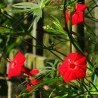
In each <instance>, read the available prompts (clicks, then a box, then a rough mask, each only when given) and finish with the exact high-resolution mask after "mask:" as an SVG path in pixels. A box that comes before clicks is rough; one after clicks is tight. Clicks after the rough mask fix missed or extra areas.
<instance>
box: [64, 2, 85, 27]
mask: <svg viewBox="0 0 98 98" xmlns="http://www.w3.org/2000/svg"><path fill="white" fill-rule="evenodd" d="M85 9H86V5H85V4H76V6H75V12H74V13H73V14H72V20H71V21H72V25H76V24H78V23H82V22H83V21H84V13H83V12H84V11H85ZM65 16H66V22H67V23H68V20H69V18H70V12H66V15H65Z"/></svg>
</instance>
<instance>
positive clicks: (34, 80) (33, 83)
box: [31, 79, 40, 86]
mask: <svg viewBox="0 0 98 98" xmlns="http://www.w3.org/2000/svg"><path fill="white" fill-rule="evenodd" d="M39 83H40V81H39V80H38V79H32V80H31V84H32V85H33V86H34V85H37V84H39Z"/></svg>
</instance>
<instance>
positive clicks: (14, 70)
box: [8, 51, 26, 78]
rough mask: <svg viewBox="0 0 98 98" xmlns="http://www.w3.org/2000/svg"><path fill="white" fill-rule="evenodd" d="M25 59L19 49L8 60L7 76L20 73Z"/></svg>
mask: <svg viewBox="0 0 98 98" xmlns="http://www.w3.org/2000/svg"><path fill="white" fill-rule="evenodd" d="M25 59H26V58H25V56H24V55H23V54H22V53H21V52H20V51H19V52H18V53H17V54H16V56H15V58H14V59H13V60H12V61H10V65H9V71H8V78H11V77H14V76H19V75H20V74H21V72H22V67H23V64H24V62H25Z"/></svg>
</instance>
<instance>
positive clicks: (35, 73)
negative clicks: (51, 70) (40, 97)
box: [30, 68, 39, 75]
mask: <svg viewBox="0 0 98 98" xmlns="http://www.w3.org/2000/svg"><path fill="white" fill-rule="evenodd" d="M30 73H31V74H32V75H37V74H38V73H39V70H38V69H37V68H35V69H33V70H31V71H30Z"/></svg>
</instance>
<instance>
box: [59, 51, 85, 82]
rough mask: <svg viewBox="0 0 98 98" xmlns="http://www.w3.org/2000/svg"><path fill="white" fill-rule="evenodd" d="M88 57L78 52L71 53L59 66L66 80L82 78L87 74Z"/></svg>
mask: <svg viewBox="0 0 98 98" xmlns="http://www.w3.org/2000/svg"><path fill="white" fill-rule="evenodd" d="M86 63H87V62H86V57H85V56H84V55H81V54H80V53H78V52H75V53H70V54H69V55H68V56H67V57H66V58H65V59H64V62H63V64H61V65H60V66H59V73H60V74H61V76H62V77H63V79H64V81H65V82H70V81H72V80H76V79H81V78H84V77H85V76H86V67H87V66H86Z"/></svg>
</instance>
